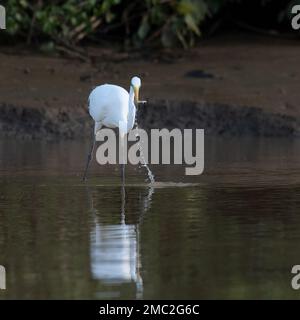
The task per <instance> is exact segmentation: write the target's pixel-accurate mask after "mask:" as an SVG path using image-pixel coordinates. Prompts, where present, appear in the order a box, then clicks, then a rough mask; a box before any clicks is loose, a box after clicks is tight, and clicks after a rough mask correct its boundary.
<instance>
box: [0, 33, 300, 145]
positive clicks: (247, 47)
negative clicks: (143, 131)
mask: <svg viewBox="0 0 300 320" xmlns="http://www.w3.org/2000/svg"><path fill="white" fill-rule="evenodd" d="M89 54H90V56H91V57H92V58H93V59H92V61H93V62H92V63H83V62H80V61H77V60H71V59H64V58H59V57H49V56H42V55H40V54H36V53H34V54H33V53H29V52H22V53H21V52H20V51H17V52H16V51H15V50H13V49H11V48H3V50H2V51H1V53H0V68H1V76H0V135H1V136H2V137H4V136H12V137H25V138H39V137H43V138H49V139H52V138H61V137H63V138H75V137H76V138H78V137H86V136H89V135H90V131H91V126H92V121H91V119H90V117H89V115H88V113H87V103H86V101H87V97H88V94H89V92H90V91H91V90H92V89H93V88H94V87H95V86H96V85H99V84H101V83H117V84H120V85H122V86H124V87H125V88H127V87H128V86H129V79H130V78H131V76H132V75H139V76H140V77H141V78H142V81H143V83H142V89H141V98H142V99H146V100H147V101H148V104H147V105H146V106H143V107H140V110H139V112H138V121H139V123H140V126H141V127H143V128H163V127H166V128H172V127H179V128H203V129H205V130H206V133H207V134H213V135H214V134H217V135H266V136H299V135H300V134H299V132H300V125H299V121H300V108H299V105H298V101H300V90H299V87H298V83H299V80H300V72H299V70H300V65H299V64H300V61H299V55H300V46H299V45H298V43H297V42H295V41H279V40H273V39H272V40H269V39H264V38H254V39H247V41H241V39H240V38H239V39H217V40H215V41H213V42H212V41H210V42H203V43H202V45H201V47H198V48H195V49H193V50H191V51H188V52H185V53H180V54H172V53H170V52H162V53H161V54H160V55H156V56H149V57H145V56H141V55H136V54H130V53H129V54H128V53H127V54H125V53H117V52H114V51H111V50H110V49H97V48H89Z"/></svg>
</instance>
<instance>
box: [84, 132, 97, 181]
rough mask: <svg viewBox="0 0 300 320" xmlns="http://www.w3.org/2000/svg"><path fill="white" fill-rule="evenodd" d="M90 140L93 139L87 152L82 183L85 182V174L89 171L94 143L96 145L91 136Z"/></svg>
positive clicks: (94, 139)
mask: <svg viewBox="0 0 300 320" xmlns="http://www.w3.org/2000/svg"><path fill="white" fill-rule="evenodd" d="M92 139H93V141H92V145H91V149H90V152H89V154H88V157H87V162H86V166H85V170H84V175H83V178H82V181H86V175H87V172H88V169H89V165H90V163H91V160H92V157H93V151H94V147H95V143H96V136H95V135H93V138H92Z"/></svg>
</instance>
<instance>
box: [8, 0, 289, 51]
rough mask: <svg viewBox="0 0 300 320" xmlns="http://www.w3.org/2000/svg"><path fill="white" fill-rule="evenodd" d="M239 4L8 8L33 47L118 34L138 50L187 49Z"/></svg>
mask: <svg viewBox="0 0 300 320" xmlns="http://www.w3.org/2000/svg"><path fill="white" fill-rule="evenodd" d="M245 1H246V0H245ZM258 1H259V0H258ZM293 1H294V0H292V1H291V3H292V2H293ZM233 2H237V3H242V2H243V1H242V0H66V1H62V0H54V1H48V0H36V1H29V0H9V1H6V4H4V5H5V6H6V9H7V31H8V33H9V34H10V35H11V36H14V37H15V36H17V37H19V38H22V39H24V40H26V41H27V43H28V44H30V43H31V42H32V39H38V40H39V42H46V43H49V42H50V43H53V44H64V45H75V44H78V43H79V42H80V41H82V40H83V39H85V38H91V37H92V36H93V37H94V38H96V37H99V38H100V37H101V35H103V34H106V35H107V34H109V35H111V34H113V35H118V36H119V38H122V39H124V43H125V41H127V42H128V41H129V42H130V43H131V44H133V45H137V46H139V45H141V44H144V43H153V42H156V43H158V42H160V43H161V44H162V45H163V46H165V47H170V46H174V45H177V44H181V45H182V46H183V47H184V48H187V47H190V46H192V45H193V44H194V42H195V39H196V38H197V37H199V36H201V26H202V24H203V22H204V21H205V20H206V19H207V18H212V17H214V16H215V15H216V14H217V13H218V12H219V11H220V10H221V9H222V8H223V7H224V6H225V5H227V4H229V3H233ZM268 2H272V1H271V0H260V3H261V5H263V4H265V3H268ZM281 15H282V13H281ZM282 16H284V15H282Z"/></svg>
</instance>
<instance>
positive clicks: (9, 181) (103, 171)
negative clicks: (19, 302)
mask: <svg viewBox="0 0 300 320" xmlns="http://www.w3.org/2000/svg"><path fill="white" fill-rule="evenodd" d="M87 149H88V143H84V142H74V141H73V142H60V143H43V142H38V141H33V142H24V141H5V142H0V152H1V153H0V264H2V265H4V266H5V267H6V272H7V290H6V291H3V290H2V291H0V298H2V299H14V298H22V299H25V298H26V299H27V298H29V299H31V298H39V299H48V298H50V299H54V298H55V299H62V298H63V299H65V298H67V299H69V298H70V299H73V298H75V299H77V298H89V299H105V298H113V299H131V298H144V299H152V298H169V299H173V298H195V299H201V298H206V299H209V298H216V299H218V298H222V299H228V298H240V299H243V298H295V299H299V298H300V291H299V292H298V291H294V290H292V289H291V286H290V281H291V278H292V275H291V267H292V266H293V265H295V264H300V164H299V157H300V141H297V140H295V141H293V140H286V139H206V140H205V171H204V174H203V175H201V176H197V177H187V176H184V168H183V167H181V166H152V167H151V169H152V170H153V172H154V174H155V176H156V180H157V183H156V184H154V185H153V186H149V185H148V184H147V182H145V178H146V173H145V171H144V168H137V167H133V166H131V167H128V168H127V180H126V185H125V187H124V188H122V186H121V184H120V179H119V169H118V167H116V166H102V167H100V166H98V165H96V164H94V166H93V167H92V170H91V171H90V179H89V180H88V182H87V184H86V185H85V184H83V183H81V181H80V178H81V173H82V169H83V166H84V161H85V158H86V152H87Z"/></svg>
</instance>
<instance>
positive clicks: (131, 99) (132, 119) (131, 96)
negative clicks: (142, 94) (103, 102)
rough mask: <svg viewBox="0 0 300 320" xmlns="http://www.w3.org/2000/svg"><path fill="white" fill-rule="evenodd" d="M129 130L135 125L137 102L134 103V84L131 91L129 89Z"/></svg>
mask: <svg viewBox="0 0 300 320" xmlns="http://www.w3.org/2000/svg"><path fill="white" fill-rule="evenodd" d="M128 104H129V105H128V119H127V122H128V130H131V129H132V128H133V126H134V122H135V112H136V108H135V104H134V91H133V88H132V86H130V91H129V101H128Z"/></svg>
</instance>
